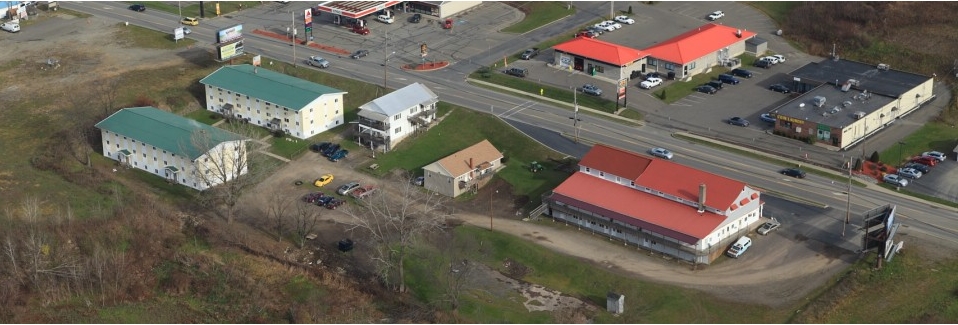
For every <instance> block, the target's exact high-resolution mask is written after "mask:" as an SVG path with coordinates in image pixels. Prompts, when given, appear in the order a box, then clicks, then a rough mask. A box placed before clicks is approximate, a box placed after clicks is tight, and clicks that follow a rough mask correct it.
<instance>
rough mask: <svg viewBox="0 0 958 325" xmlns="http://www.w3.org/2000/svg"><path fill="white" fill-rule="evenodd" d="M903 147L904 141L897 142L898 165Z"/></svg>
mask: <svg viewBox="0 0 958 325" xmlns="http://www.w3.org/2000/svg"><path fill="white" fill-rule="evenodd" d="M904 145H905V142H904V141H898V164H899V165H900V164H901V158H902V157H901V147H902V146H904Z"/></svg>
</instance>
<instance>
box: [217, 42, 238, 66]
mask: <svg viewBox="0 0 958 325" xmlns="http://www.w3.org/2000/svg"><path fill="white" fill-rule="evenodd" d="M240 55H243V40H239V41H236V42H233V43H229V44H220V45H217V46H216V57H217V59H218V60H219V61H226V60H229V59H231V58H234V57H237V56H240Z"/></svg>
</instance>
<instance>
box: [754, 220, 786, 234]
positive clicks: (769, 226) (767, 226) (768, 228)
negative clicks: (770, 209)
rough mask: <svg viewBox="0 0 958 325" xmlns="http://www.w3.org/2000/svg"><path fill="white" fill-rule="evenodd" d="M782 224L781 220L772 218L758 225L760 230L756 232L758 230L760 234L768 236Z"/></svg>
mask: <svg viewBox="0 0 958 325" xmlns="http://www.w3.org/2000/svg"><path fill="white" fill-rule="evenodd" d="M781 226H782V224H781V223H780V222H778V221H777V220H775V219H772V220H771V221H769V222H766V223H763V224H762V226H761V227H758V230H757V231H756V232H757V233H758V234H759V235H762V236H766V235H768V233H770V232H772V231H773V230H776V229H778V228H779V227H781Z"/></svg>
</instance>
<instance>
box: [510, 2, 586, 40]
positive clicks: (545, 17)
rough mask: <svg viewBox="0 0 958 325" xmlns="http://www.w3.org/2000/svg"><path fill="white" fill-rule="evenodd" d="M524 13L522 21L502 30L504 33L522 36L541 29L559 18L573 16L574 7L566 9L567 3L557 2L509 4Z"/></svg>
mask: <svg viewBox="0 0 958 325" xmlns="http://www.w3.org/2000/svg"><path fill="white" fill-rule="evenodd" d="M510 5H511V6H513V7H516V8H519V9H520V10H522V11H523V12H525V13H526V17H525V18H524V19H522V21H520V22H518V23H515V24H513V25H512V26H509V27H506V28H504V29H502V31H503V32H506V33H517V34H523V33H526V32H529V31H531V30H534V29H536V28H539V27H542V26H544V25H546V24H549V23H551V22H553V21H556V20H558V19H560V18H563V17H565V16H568V15H572V14H575V10H576V9H575V7H568V6H567V5H568V3H564V2H558V1H527V2H516V3H510Z"/></svg>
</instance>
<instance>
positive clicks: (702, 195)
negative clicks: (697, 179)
mask: <svg viewBox="0 0 958 325" xmlns="http://www.w3.org/2000/svg"><path fill="white" fill-rule="evenodd" d="M702 212H705V183H702V184H699V213H702Z"/></svg>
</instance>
